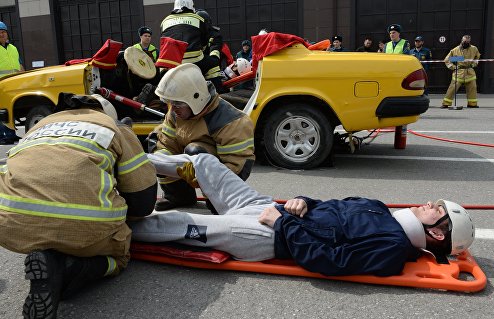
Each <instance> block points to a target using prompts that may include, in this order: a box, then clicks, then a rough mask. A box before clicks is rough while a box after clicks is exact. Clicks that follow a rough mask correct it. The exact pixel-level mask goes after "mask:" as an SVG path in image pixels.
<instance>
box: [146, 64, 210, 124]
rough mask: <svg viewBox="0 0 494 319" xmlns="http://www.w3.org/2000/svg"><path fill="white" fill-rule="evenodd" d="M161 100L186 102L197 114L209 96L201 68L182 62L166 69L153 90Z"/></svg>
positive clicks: (206, 102) (204, 105)
mask: <svg viewBox="0 0 494 319" xmlns="http://www.w3.org/2000/svg"><path fill="white" fill-rule="evenodd" d="M154 93H155V94H156V95H157V96H159V97H160V98H161V99H162V100H165V101H166V100H168V101H180V102H184V103H187V105H188V106H189V107H190V108H191V109H192V113H194V115H197V114H199V113H201V111H202V110H203V109H204V107H206V105H207V104H208V102H209V99H210V98H211V94H209V90H208V85H207V83H206V80H205V79H204V76H203V75H202V72H201V69H200V68H199V67H198V66H197V65H195V64H192V63H183V64H181V65H179V66H177V67H176V68H173V69H171V70H168V71H167V72H166V73H165V75H164V76H163V78H162V79H161V81H160V83H159V84H158V87H156V91H155V92H154Z"/></svg>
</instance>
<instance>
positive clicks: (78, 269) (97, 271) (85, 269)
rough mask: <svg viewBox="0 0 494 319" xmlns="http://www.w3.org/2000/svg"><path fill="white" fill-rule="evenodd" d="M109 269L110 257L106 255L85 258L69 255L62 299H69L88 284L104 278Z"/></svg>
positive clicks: (66, 261)
mask: <svg viewBox="0 0 494 319" xmlns="http://www.w3.org/2000/svg"><path fill="white" fill-rule="evenodd" d="M107 270H108V259H107V258H106V257H105V256H95V257H84V258H83V257H74V256H67V258H66V259H65V273H64V284H63V290H62V295H61V299H62V300H65V299H68V298H70V297H72V296H73V295H75V294H77V293H78V292H79V291H80V290H81V289H82V288H83V287H84V286H86V285H87V284H89V283H92V282H94V281H96V280H98V279H100V278H103V277H104V276H105V274H106V271H107Z"/></svg>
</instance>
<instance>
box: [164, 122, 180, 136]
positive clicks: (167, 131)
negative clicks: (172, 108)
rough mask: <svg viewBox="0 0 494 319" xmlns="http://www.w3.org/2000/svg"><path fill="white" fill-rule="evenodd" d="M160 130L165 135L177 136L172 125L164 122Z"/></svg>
mask: <svg viewBox="0 0 494 319" xmlns="http://www.w3.org/2000/svg"><path fill="white" fill-rule="evenodd" d="M161 132H162V133H163V134H165V135H168V136H169V137H171V138H176V137H177V131H176V130H175V129H174V128H173V127H171V126H169V125H166V124H164V125H163V127H162V128H161Z"/></svg>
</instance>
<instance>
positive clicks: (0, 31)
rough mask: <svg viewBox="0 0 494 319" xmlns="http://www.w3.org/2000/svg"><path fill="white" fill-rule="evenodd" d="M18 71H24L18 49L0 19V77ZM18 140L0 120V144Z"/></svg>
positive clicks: (12, 131) (13, 132)
mask: <svg viewBox="0 0 494 319" xmlns="http://www.w3.org/2000/svg"><path fill="white" fill-rule="evenodd" d="M20 71H24V67H23V66H22V60H21V58H20V55H19V51H17V48H16V47H15V46H14V45H13V44H12V43H10V42H9V34H8V28H7V25H6V24H5V23H3V22H2V21H0V78H1V77H3V76H6V75H8V74H12V73H16V72H20ZM18 140H19V137H18V136H17V135H16V134H15V131H14V130H12V129H10V128H8V127H7V126H5V125H4V124H3V123H2V122H0V144H2V145H6V144H14V143H15V142H17V141H18Z"/></svg>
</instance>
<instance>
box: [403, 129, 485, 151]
mask: <svg viewBox="0 0 494 319" xmlns="http://www.w3.org/2000/svg"><path fill="white" fill-rule="evenodd" d="M408 132H410V133H412V134H413V135H417V136H420V137H425V138H430V139H432V140H438V141H444V142H450V143H458V144H467V145H475V146H484V147H494V144H483V143H477V142H468V141H460V140H451V139H447V138H442V137H436V136H430V135H425V134H420V133H417V132H414V131H412V130H408Z"/></svg>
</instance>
